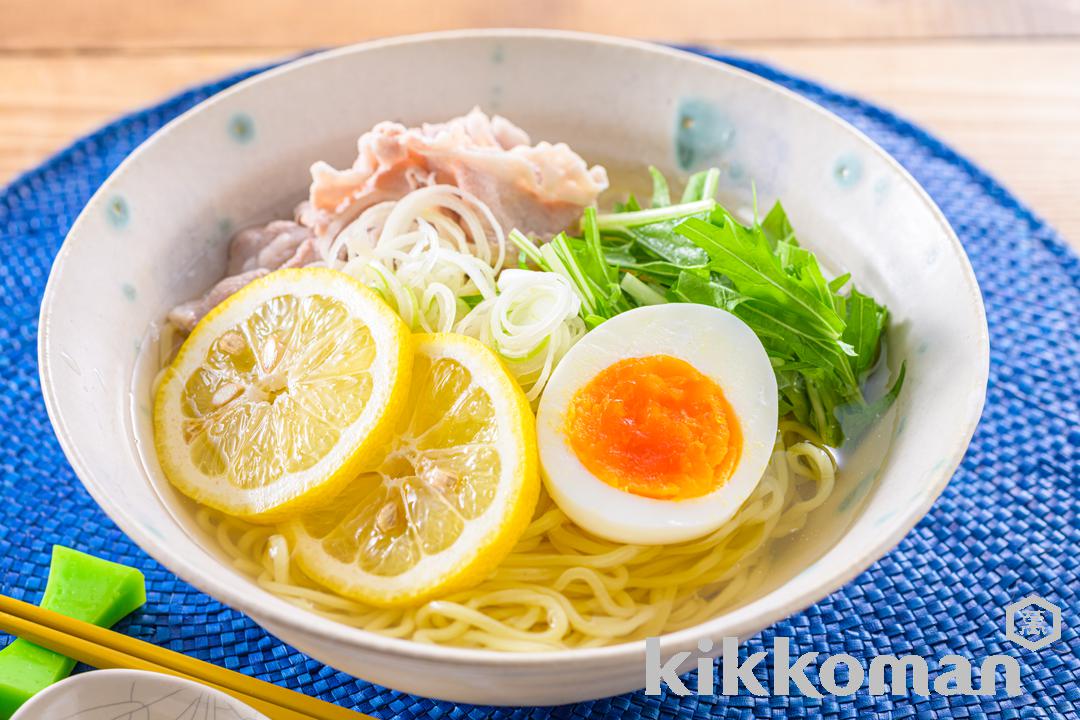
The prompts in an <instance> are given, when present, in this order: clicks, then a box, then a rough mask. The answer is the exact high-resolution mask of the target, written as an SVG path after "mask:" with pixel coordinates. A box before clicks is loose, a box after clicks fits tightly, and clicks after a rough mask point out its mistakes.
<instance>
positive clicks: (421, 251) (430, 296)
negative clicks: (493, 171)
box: [324, 185, 586, 402]
mask: <svg viewBox="0 0 1080 720" xmlns="http://www.w3.org/2000/svg"><path fill="white" fill-rule="evenodd" d="M506 260H507V242H506V237H505V235H504V234H503V230H502V228H501V227H500V226H499V224H498V222H497V221H496V220H495V216H494V215H493V213H492V212H491V209H490V208H488V207H487V205H485V204H484V203H483V202H481V201H480V200H479V199H478V198H476V197H475V196H474V195H472V194H470V193H467V192H465V191H463V190H461V189H460V188H457V187H454V186H451V185H430V186H427V187H422V188H419V189H417V190H414V191H412V192H410V193H409V194H407V195H406V196H405V197H403V198H401V199H400V200H397V201H392V202H383V203H379V204H377V205H373V206H372V207H370V208H367V209H366V210H364V212H362V213H361V214H360V215H359V216H358V217H357V218H356V219H355V220H353V221H352V222H351V223H349V224H348V225H347V226H345V227H344V228H342V230H341V232H339V233H338V234H337V236H336V237H335V238H334V239H333V240H332V241H331V242H330V243H329V244H328V246H327V249H326V252H325V255H324V261H325V263H326V264H327V265H328V266H330V267H333V268H337V269H339V270H342V271H343V272H346V273H348V274H350V275H352V276H353V277H356V278H357V279H359V280H360V281H361V282H363V283H364V284H366V285H367V286H368V287H371V288H372V289H374V290H375V291H377V292H378V293H379V294H380V295H381V296H382V297H383V299H384V300H386V302H387V303H389V304H390V305H391V306H392V307H393V308H394V309H395V310H396V311H397V313H398V314H399V315H400V316H401V318H402V320H404V321H405V323H406V324H407V325H408V326H409V327H410V328H412V329H413V330H417V331H424V332H458V333H462V334H465V335H470V336H472V337H475V338H477V339H478V340H480V341H481V342H483V343H484V344H485V345H487V346H488V347H490V348H491V349H492V350H494V351H495V353H496V354H498V355H499V356H500V357H501V358H502V359H503V360H504V361H505V362H506V365H507V367H509V368H510V371H511V372H512V373H513V375H514V377H515V378H517V380H518V382H519V383H520V384H521V386H522V388H523V389H524V390H525V392H526V395H527V397H528V398H529V400H530V401H533V402H535V401H536V400H537V399H538V398H539V397H540V394H541V393H542V392H543V389H544V385H545V384H546V383H547V380H548V378H549V377H550V376H551V372H552V371H553V370H554V369H555V366H556V365H557V364H558V362H559V360H561V359H562V357H563V355H565V354H566V351H567V350H569V349H570V347H571V346H572V345H573V344H574V343H575V342H577V340H578V339H579V338H581V336H583V335H584V334H585V330H586V328H585V324H584V322H582V320H581V318H580V317H579V316H578V312H579V309H580V307H581V301H580V299H579V297H578V295H577V294H576V292H575V291H574V289H573V286H572V285H571V283H570V282H569V281H568V280H567V279H566V278H565V277H562V276H561V275H559V274H556V273H552V272H543V271H534V270H524V269H511V268H508V269H505V270H504V269H503V264H504V263H505V262H506ZM500 271H501V272H500Z"/></svg>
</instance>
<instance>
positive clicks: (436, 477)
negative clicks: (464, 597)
mask: <svg viewBox="0 0 1080 720" xmlns="http://www.w3.org/2000/svg"><path fill="white" fill-rule="evenodd" d="M414 338H415V356H414V357H415V360H414V365H413V380H412V388H411V390H410V393H409V408H408V410H407V411H406V412H405V413H404V414H403V415H402V418H401V420H400V421H399V424H398V427H397V429H396V434H395V439H394V440H393V442H392V444H391V446H390V447H389V449H388V453H387V455H386V457H385V458H384V459H383V461H382V463H381V464H380V465H379V466H378V468H377V469H376V470H374V471H372V472H367V473H363V474H361V475H360V476H359V477H358V478H357V479H356V480H355V481H354V482H353V483H352V484H351V485H349V486H348V487H347V488H345V489H344V491H343V492H341V493H340V494H339V495H338V496H337V497H336V498H334V499H333V500H332V501H330V502H329V503H327V504H326V505H325V506H324V507H323V508H321V509H319V510H316V511H314V512H309V513H305V514H303V515H302V516H300V517H298V518H296V519H294V520H293V521H291V522H289V523H288V525H287V526H286V531H287V532H288V533H289V535H290V537H291V538H292V540H293V543H294V547H295V551H296V555H295V557H296V559H297V561H298V562H299V563H300V566H301V567H302V568H303V569H304V570H305V572H307V573H308V574H309V575H310V576H312V577H313V578H315V579H316V580H318V581H319V582H321V583H322V584H324V585H326V586H327V587H329V588H330V589H332V590H334V591H336V592H338V593H340V594H342V595H345V596H348V597H351V598H355V599H357V600H361V601H364V602H368V603H372V604H375V605H381V606H396V605H406V604H414V603H418V602H421V601H423V600H426V599H428V598H431V597H433V596H436V595H439V594H442V593H446V592H448V591H451V590H456V589H460V588H463V587H468V586H470V585H473V584H475V583H477V582H479V581H480V580H482V579H483V578H484V576H485V575H486V574H487V573H488V572H489V571H490V570H491V569H493V568H494V567H495V566H496V565H497V564H498V563H499V562H500V561H501V560H502V559H503V558H504V557H505V556H506V554H507V553H508V552H509V551H510V549H511V548H512V547H513V546H514V543H515V542H516V541H517V539H518V538H519V537H520V536H521V533H522V532H523V531H524V530H525V527H526V526H527V525H528V523H529V520H530V519H531V518H532V514H533V510H534V509H535V507H536V501H537V497H538V495H539V492H540V482H539V476H538V470H537V459H536V431H535V425H534V422H535V421H534V419H533V414H532V410H531V409H530V408H529V403H528V401H527V400H526V399H525V394H524V393H523V392H522V390H521V388H520V387H519V386H518V384H517V383H516V382H515V381H514V379H513V378H512V377H511V376H510V374H509V372H508V371H507V370H506V368H505V367H504V366H503V365H502V363H501V362H500V361H499V359H498V358H497V357H496V356H495V355H494V354H493V353H492V352H491V351H490V350H488V349H487V348H486V347H484V346H483V345H481V344H480V343H479V342H478V341H476V340H473V339H472V338H469V337H465V336H464V335H454V334H433V335H417V336H414Z"/></svg>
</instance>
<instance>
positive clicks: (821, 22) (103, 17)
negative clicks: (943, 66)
mask: <svg viewBox="0 0 1080 720" xmlns="http://www.w3.org/2000/svg"><path fill="white" fill-rule="evenodd" d="M0 18H4V19H5V22H4V23H3V24H2V27H3V28H4V31H3V33H0V48H9V49H10V48H22V49H42V48H52V49H61V50H63V49H69V48H71V47H82V48H108V49H115V48H221V47H228V48H236V47H244V48H251V47H321V46H327V45H340V44H345V43H350V42H356V41H357V40H362V39H366V38H372V37H382V36H386V35H400V34H405V33H415V32H424V31H429V30H449V29H456V28H467V27H545V28H561V29H569V30H591V31H594V32H603V33H608V34H612V35H629V36H634V37H642V38H652V39H656V40H672V41H706V42H715V41H717V40H719V39H723V40H724V41H726V42H732V41H745V40H759V41H761V40H788V39H790V40H799V41H806V40H848V39H869V38H893V39H895V38H908V39H911V38H952V37H1048V36H1052V37H1060V36H1063V35H1072V36H1076V35H1078V34H1080V15H1078V13H1077V2H1076V0H815V1H814V2H809V1H808V0H674V1H672V0H669V1H668V2H663V3H659V2H655V0H652V1H650V0H583V1H574V0H544V1H543V2H536V1H533V2H528V1H525V0H505V1H503V2H490V1H487V2H484V1H479V0H437V1H433V0H395V1H394V2H385V0H381V1H375V0H369V1H367V2H357V1H356V0H310V1H309V2H295V1H293V0H230V2H220V0H159V1H158V2H132V1H131V0H53V1H52V2H47V3H42V2H37V1H36V0H0Z"/></svg>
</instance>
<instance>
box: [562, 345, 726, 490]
mask: <svg viewBox="0 0 1080 720" xmlns="http://www.w3.org/2000/svg"><path fill="white" fill-rule="evenodd" d="M565 432H566V435H567V438H568V439H569V441H570V445H571V447H572V448H573V449H574V452H575V453H576V454H577V456H578V459H579V460H581V463H582V464H583V465H584V466H585V467H586V468H587V469H588V470H589V472H591V473H592V474H593V475H595V476H596V477H598V478H600V479H601V480H603V481H604V482H605V483H607V484H608V485H611V486H613V487H616V488H618V489H620V490H623V491H625V492H629V493H633V494H634V495H641V496H644V497H649V498H658V499H663V500H685V499H688V498H695V497H700V496H702V495H707V494H708V493H710V492H712V491H713V490H716V489H717V488H718V487H720V486H721V485H723V484H724V483H725V482H726V481H727V479H728V478H729V477H730V476H731V473H732V472H733V471H734V470H735V467H736V465H738V463H739V456H740V455H741V454H742V444H743V443H742V434H741V432H740V430H739V422H738V418H737V417H736V416H735V413H734V412H733V411H732V409H731V405H729V404H728V402H727V400H726V399H725V398H724V392H723V390H721V389H720V386H719V385H717V384H716V383H715V382H713V381H712V380H711V379H709V378H708V377H706V376H705V375H703V374H701V373H700V372H698V370H697V369H696V368H694V366H693V365H691V364H690V363H688V362H686V361H685V360H680V359H679V358H675V357H672V356H670V355H649V356H647V357H635V358H627V359H625V360H620V361H618V362H616V363H614V364H613V365H610V366H608V367H607V368H604V370H602V371H601V372H599V373H598V374H597V375H596V376H595V377H593V378H592V380H590V381H589V382H588V383H587V384H586V385H585V386H584V387H582V388H581V389H580V390H578V391H577V393H575V395H574V397H573V399H572V400H571V401H570V408H569V411H568V412H567V416H566V427H565Z"/></svg>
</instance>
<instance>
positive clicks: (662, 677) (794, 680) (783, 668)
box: [645, 595, 1061, 698]
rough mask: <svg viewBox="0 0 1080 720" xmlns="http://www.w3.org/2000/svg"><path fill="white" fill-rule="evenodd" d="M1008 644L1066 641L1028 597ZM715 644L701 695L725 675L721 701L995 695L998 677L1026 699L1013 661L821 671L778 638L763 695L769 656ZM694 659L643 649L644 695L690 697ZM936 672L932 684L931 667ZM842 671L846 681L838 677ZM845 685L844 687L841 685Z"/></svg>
mask: <svg viewBox="0 0 1080 720" xmlns="http://www.w3.org/2000/svg"><path fill="white" fill-rule="evenodd" d="M1005 614H1006V619H1005V636H1006V637H1007V638H1008V639H1009V640H1012V641H1014V642H1017V643H1019V644H1020V645H1022V646H1023V647H1025V648H1028V649H1029V650H1038V649H1040V648H1043V647H1046V646H1047V645H1049V644H1050V643H1051V642H1053V641H1054V640H1057V639H1058V638H1060V637H1061V609H1060V608H1058V607H1057V606H1056V605H1054V604H1053V603H1051V602H1049V601H1047V600H1045V599H1043V598H1040V597H1038V596H1036V595H1030V596H1028V597H1026V598H1024V599H1023V600H1019V601H1017V602H1014V603H1010V604H1009V605H1008V606H1006V608H1005ZM713 649H714V648H713V643H712V641H711V640H709V639H708V638H705V639H702V640H699V641H698V650H699V651H700V652H701V653H702V655H701V656H700V657H698V658H697V662H696V667H697V672H696V674H697V690H696V692H697V694H698V695H715V694H716V688H715V687H714V685H715V682H714V673H713V665H714V663H716V662H718V663H719V664H720V670H721V678H722V680H721V687H720V694H723V695H737V694H739V692H740V691H741V690H742V689H743V688H745V689H746V690H748V691H749V692H750V693H752V694H754V695H762V696H765V695H770V694H772V695H788V694H790V693H791V692H792V686H794V687H795V688H797V689H798V691H799V692H800V693H802V694H803V695H806V696H808V697H814V698H820V697H823V696H824V694H825V693H828V694H831V695H853V694H854V693H856V692H858V691H859V690H860V689H862V688H863V687H864V686H865V685H866V684H867V681H869V691H870V694H871V695H884V694H887V693H888V694H892V695H909V694H911V693H914V694H916V695H923V696H928V695H930V694H931V693H936V694H938V695H995V694H996V693H997V692H998V677H999V673H1000V676H1001V678H1002V681H1003V687H1004V689H1005V692H1006V693H1007V694H1008V695H1009V697H1016V696H1017V695H1020V694H1022V693H1023V683H1022V680H1021V676H1020V664H1019V663H1018V662H1017V661H1016V658H1014V657H1012V656H1010V655H1004V654H995V655H989V656H987V657H985V658H982V659H981V661H976V662H977V664H973V663H972V661H971V660H969V659H968V658H966V657H964V656H962V655H954V654H947V655H942V656H941V657H940V658H937V659H936V660H933V661H927V659H926V658H925V657H922V656H920V655H902V656H899V657H897V656H895V655H878V656H876V657H874V658H872V659H871V660H870V663H869V667H866V666H865V665H864V664H863V661H861V660H860V659H859V658H856V657H854V656H853V655H848V654H846V653H840V654H837V655H828V656H826V657H825V658H824V659H823V660H821V662H820V664H818V656H819V655H820V653H819V652H816V651H814V652H807V653H803V654H802V655H799V656H798V657H797V658H794V659H792V657H791V643H790V640H789V639H788V638H786V637H776V638H774V639H773V646H772V653H771V655H772V660H771V663H772V672H771V673H770V675H771V676H772V679H773V680H772V687H770V688H766V687H765V685H763V684H762V682H761V680H759V679H758V678H757V677H756V676H755V675H754V669H755V668H757V667H758V666H759V665H760V664H761V663H762V662H763V661H765V659H766V657H768V655H769V653H767V652H765V651H760V652H756V653H753V654H751V655H749V656H748V657H747V658H746V659H745V660H742V661H740V659H739V642H738V640H737V639H736V638H730V637H726V638H724V639H723V641H722V646H721V650H722V654H721V657H720V658H718V659H717V660H713V658H712V657H711V656H710V655H709V653H711V652H712V650H713ZM690 656H691V653H690V652H689V651H683V652H679V653H675V654H674V655H672V656H671V657H670V658H668V659H667V661H666V662H663V660H662V658H661V656H660V639H659V638H648V639H647V640H646V641H645V694H646V695H659V694H660V692H661V683H664V684H667V686H668V687H669V688H671V691H672V692H673V693H675V694H676V695H689V694H690V690H689V689H688V688H687V687H686V685H685V683H683V681H682V680H681V679H680V678H679V675H678V669H679V667H680V666H681V665H683V664H684V663H685V662H686V661H687V660H689V659H690ZM932 664H933V665H934V667H933V670H934V674H933V678H932V679H931V665H932ZM815 665H816V668H817V678H818V682H819V683H820V687H819V686H818V685H815V684H814V683H813V682H811V680H810V677H808V676H807V674H806V673H807V670H809V669H810V668H811V667H814V666H815ZM841 665H843V666H844V667H845V669H846V672H845V673H838V672H837V670H838V669H839V667H840V666H841ZM840 678H842V680H841V679H840Z"/></svg>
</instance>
